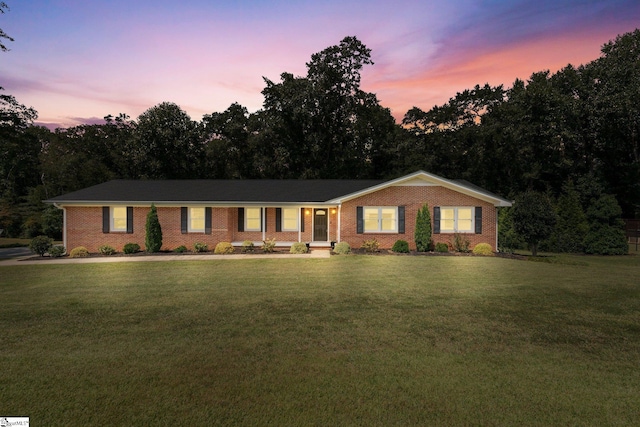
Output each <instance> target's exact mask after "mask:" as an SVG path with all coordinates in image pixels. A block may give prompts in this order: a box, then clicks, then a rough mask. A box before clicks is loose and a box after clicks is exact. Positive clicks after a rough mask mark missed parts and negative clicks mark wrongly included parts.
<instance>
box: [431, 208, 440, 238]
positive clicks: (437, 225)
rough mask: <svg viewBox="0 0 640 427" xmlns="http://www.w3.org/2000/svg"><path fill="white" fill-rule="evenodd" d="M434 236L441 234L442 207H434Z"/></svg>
mask: <svg viewBox="0 0 640 427" xmlns="http://www.w3.org/2000/svg"><path fill="white" fill-rule="evenodd" d="M433 234H440V206H434V207H433Z"/></svg>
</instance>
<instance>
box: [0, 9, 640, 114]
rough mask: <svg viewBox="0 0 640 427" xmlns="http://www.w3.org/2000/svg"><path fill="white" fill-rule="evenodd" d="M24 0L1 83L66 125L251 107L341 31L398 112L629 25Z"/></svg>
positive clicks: (551, 17)
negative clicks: (164, 109) (162, 111)
mask: <svg viewBox="0 0 640 427" xmlns="http://www.w3.org/2000/svg"><path fill="white" fill-rule="evenodd" d="M12 3H13V4H12ZM25 3H26V2H17V1H16V2H15V3H14V2H10V4H9V6H10V7H11V10H10V11H9V12H8V13H6V14H4V15H0V28H3V29H4V30H5V31H6V32H7V33H8V34H9V35H11V36H12V37H14V38H15V42H11V43H10V44H9V47H10V48H11V49H12V50H11V51H10V52H8V53H4V54H2V55H0V86H3V87H5V92H6V93H9V94H12V95H14V96H16V98H17V99H18V101H19V102H21V103H23V104H25V105H28V106H33V107H34V108H35V109H36V110H37V111H38V112H39V114H40V120H41V121H43V122H51V123H62V124H65V125H73V124H75V123H78V121H77V120H72V119H70V118H72V117H75V118H79V117H87V118H91V117H103V116H105V115H107V114H114V115H117V114H118V113H121V112H122V113H126V114H129V115H130V116H132V117H137V116H138V115H139V114H141V113H142V112H143V111H145V110H146V109H148V108H150V107H152V106H154V105H156V104H158V103H160V102H163V101H170V102H176V103H177V104H179V105H180V106H181V107H182V108H183V109H184V110H186V111H187V112H188V113H189V114H190V115H191V116H192V118H193V119H195V120H199V119H200V117H201V116H202V115H203V114H208V113H212V112H214V111H223V110H225V109H226V108H227V107H228V106H229V105H230V104H231V103H233V102H238V103H240V104H242V105H244V106H246V107H247V108H248V109H249V110H250V111H255V110H257V109H259V108H260V107H261V106H262V101H263V98H262V95H261V93H260V92H261V90H262V89H263V88H264V82H263V79H262V78H263V76H264V77H267V78H269V79H272V80H278V79H279V75H280V74H281V73H282V72H291V73H293V74H295V75H304V74H306V66H305V64H306V62H308V61H309V60H310V57H311V55H312V54H313V53H315V52H319V51H320V50H322V49H324V48H326V47H328V46H331V45H335V44H337V43H339V41H340V40H341V39H342V38H343V37H345V36H349V35H355V36H357V37H358V38H359V39H360V40H361V41H362V42H363V43H364V44H365V45H367V47H369V48H370V49H372V57H373V60H374V62H375V65H373V66H369V67H368V68H366V69H365V70H364V72H363V80H362V86H363V89H365V90H367V91H371V92H375V93H377V94H378V97H379V99H380V100H381V103H382V105H383V106H386V107H389V108H391V109H392V112H393V113H394V116H395V117H396V118H398V119H399V118H401V117H402V116H403V115H404V113H405V112H406V111H407V110H408V109H410V108H411V107H413V106H414V105H415V106H419V107H420V108H423V109H428V108H431V107H432V106H433V105H434V104H442V103H444V102H446V101H447V100H448V99H449V98H450V97H452V96H454V95H455V93H456V92H459V91H462V90H464V89H467V88H469V87H472V86H473V85H475V84H484V83H485V82H488V83H490V84H492V85H497V84H505V86H510V85H511V83H513V81H514V80H515V78H522V79H527V78H528V77H529V76H530V75H531V73H533V72H535V71H541V70H546V69H550V70H551V71H556V70H558V69H560V68H561V67H563V66H565V65H567V64H568V63H573V64H574V65H579V64H582V63H587V62H589V61H591V60H593V59H596V58H597V57H598V56H599V50H600V47H601V45H602V44H603V43H605V42H607V41H609V40H610V39H613V38H615V36H616V35H617V34H621V33H624V32H628V31H631V30H633V29H634V28H635V27H636V26H638V24H637V23H638V22H640V4H639V3H638V2H637V1H636V0H591V1H587V0H569V1H563V2H558V1H548V0H538V1H530V0H521V1H507V0H501V1H497V0H488V1H478V0H475V1H470V0H454V1H435V0H431V1H424V0H422V1H413V0H399V1H396V2H388V1H383V0H371V1H367V2H365V1H354V0H343V1H336V0H325V1H323V2H316V1H301V2H285V1H266V0H244V1H238V2H233V3H232V2H222V1H205V0H185V1H183V2H178V3H176V2H169V1H166V0H155V1H151V0H139V1H135V2H131V1H129V0H126V1H125V0H112V1H110V2H86V1H81V0H31V1H30V2H28V3H29V4H28V5H27V4H25ZM80 122H81V121H80Z"/></svg>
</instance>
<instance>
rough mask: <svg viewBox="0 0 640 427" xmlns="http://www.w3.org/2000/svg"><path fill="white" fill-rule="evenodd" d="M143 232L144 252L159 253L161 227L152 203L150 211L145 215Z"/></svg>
mask: <svg viewBox="0 0 640 427" xmlns="http://www.w3.org/2000/svg"><path fill="white" fill-rule="evenodd" d="M145 231H146V234H145V239H144V245H145V250H146V251H147V252H160V248H162V227H160V221H158V210H157V209H156V205H154V204H153V203H152V204H151V210H150V211H149V213H148V214H147V223H146V225H145Z"/></svg>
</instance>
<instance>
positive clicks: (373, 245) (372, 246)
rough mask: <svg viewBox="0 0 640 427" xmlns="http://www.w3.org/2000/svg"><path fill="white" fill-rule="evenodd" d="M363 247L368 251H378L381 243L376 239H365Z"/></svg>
mask: <svg viewBox="0 0 640 427" xmlns="http://www.w3.org/2000/svg"><path fill="white" fill-rule="evenodd" d="M361 248H362V249H364V251H365V252H367V253H373V252H378V249H380V243H378V241H377V240H376V239H371V240H365V241H364V242H362V246H361Z"/></svg>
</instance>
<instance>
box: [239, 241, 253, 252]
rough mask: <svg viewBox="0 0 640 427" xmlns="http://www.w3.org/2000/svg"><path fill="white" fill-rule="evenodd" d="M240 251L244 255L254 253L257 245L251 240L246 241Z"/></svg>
mask: <svg viewBox="0 0 640 427" xmlns="http://www.w3.org/2000/svg"><path fill="white" fill-rule="evenodd" d="M240 250H241V251H242V253H243V254H246V253H247V252H253V251H254V250H255V245H254V244H253V242H252V241H251V240H245V241H244V242H242V247H241V248H240Z"/></svg>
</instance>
